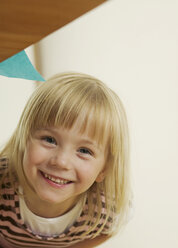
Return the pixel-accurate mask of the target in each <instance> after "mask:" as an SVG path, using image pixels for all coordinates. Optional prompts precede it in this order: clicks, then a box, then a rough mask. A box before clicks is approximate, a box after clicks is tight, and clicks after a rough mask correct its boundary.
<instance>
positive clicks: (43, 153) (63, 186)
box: [23, 125, 107, 210]
mask: <svg viewBox="0 0 178 248" xmlns="http://www.w3.org/2000/svg"><path fill="white" fill-rule="evenodd" d="M106 156H107V154H106V149H105V146H104V145H103V146H102V145H98V144H97V143H96V142H95V141H94V140H91V139H90V138H89V137H88V136H87V135H86V134H85V133H84V134H81V133H80V132H79V131H78V130H77V127H76V125H75V126H74V127H73V128H72V129H69V130H67V129H63V128H61V127H48V128H44V129H39V130H37V131H35V133H34V134H33V136H32V138H31V139H30V140H29V141H28V144H27V149H26V151H25V154H24V163H23V169H24V173H25V175H26V178H27V180H28V182H29V184H30V185H31V187H32V188H33V191H34V192H35V194H36V196H37V197H38V199H40V201H41V203H43V202H48V203H51V204H55V205H56V204H59V205H61V204H62V205H63V206H65V208H66V210H67V209H69V208H70V207H71V206H70V205H71V204H72V203H73V202H75V199H77V197H78V196H79V195H80V194H81V193H83V192H85V191H86V190H87V189H88V188H89V187H90V186H91V185H92V184H93V183H94V182H95V181H98V182H99V181H100V180H102V179H103V177H104V165H105V161H106Z"/></svg>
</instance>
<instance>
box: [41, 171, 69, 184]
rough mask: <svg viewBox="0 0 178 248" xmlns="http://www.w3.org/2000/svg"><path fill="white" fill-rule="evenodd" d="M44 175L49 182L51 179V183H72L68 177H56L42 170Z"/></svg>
mask: <svg viewBox="0 0 178 248" xmlns="http://www.w3.org/2000/svg"><path fill="white" fill-rule="evenodd" d="M41 174H42V176H43V177H44V178H45V179H46V180H47V181H48V182H49V181H51V183H54V184H57V185H66V184H69V183H72V181H69V180H66V179H60V178H58V177H54V176H52V175H49V174H47V173H44V172H42V171H41Z"/></svg>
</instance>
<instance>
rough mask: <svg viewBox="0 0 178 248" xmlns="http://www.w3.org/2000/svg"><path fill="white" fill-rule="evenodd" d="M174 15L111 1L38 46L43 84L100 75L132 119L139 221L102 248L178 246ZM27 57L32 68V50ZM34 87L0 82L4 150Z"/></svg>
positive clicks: (138, 1) (171, 8)
mask: <svg viewBox="0 0 178 248" xmlns="http://www.w3.org/2000/svg"><path fill="white" fill-rule="evenodd" d="M177 13H178V2H177V0H110V1H109V2H108V3H106V4H103V5H102V6H100V7H98V8H96V9H95V10H93V11H91V12H89V13H87V14H86V15H84V16H82V17H81V18H79V19H77V20H75V21H74V22H72V23H70V24H69V25H66V26H65V27H63V28H62V29H60V30H59V31H57V32H55V33H53V34H52V35H50V36H48V37H47V38H45V39H43V40H42V41H41V42H40V43H38V45H37V48H38V54H39V55H40V58H39V59H40V61H41V62H40V68H41V72H42V74H43V76H44V77H45V78H48V77H50V76H52V75H53V74H55V73H58V72H63V71H70V70H72V71H79V72H84V73H89V74H91V75H93V76H96V77H98V78H100V79H101V80H103V81H104V82H105V83H107V84H108V85H109V86H110V87H111V88H113V89H114V90H115V91H116V92H117V93H118V95H119V96H120V98H121V99H122V101H123V103H124V105H125V108H126V111H127V114H128V119H129V125H130V134H131V167H132V178H133V190H134V196H135V199H134V205H135V210H134V216H133V218H132V219H131V221H130V222H129V223H128V225H127V226H126V228H125V229H124V230H123V231H122V232H121V233H120V234H118V235H117V236H116V237H114V238H113V239H111V240H108V241H106V243H104V244H101V245H100V246H99V247H103V248H105V247H106V248H108V247H114V248H115V247H122V248H130V247H132V248H147V247H148V248H150V247H153V248H167V247H171V248H176V247H178V238H177V233H178V211H177V209H178V193H177V189H178V166H177V164H178V156H177V148H178V115H177V109H178V84H177V79H178V74H177V69H178V44H177V41H178V31H177V26H178V17H177ZM26 51H27V53H28V54H29V56H30V58H31V59H32V61H34V58H33V47H29V48H28V49H26ZM34 87H35V86H34V82H32V81H27V80H22V79H8V78H5V77H0V113H1V129H0V137H1V138H0V144H1V145H3V143H4V142H5V141H6V140H7V139H8V137H9V136H10V134H11V133H12V131H13V130H14V128H15V126H16V123H17V121H18V119H19V116H20V114H21V111H22V109H23V107H24V104H25V102H26V100H27V98H28V96H29V95H30V94H31V92H32V91H33V88H34Z"/></svg>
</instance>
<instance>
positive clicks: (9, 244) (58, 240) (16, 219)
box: [0, 161, 112, 248]
mask: <svg viewBox="0 0 178 248" xmlns="http://www.w3.org/2000/svg"><path fill="white" fill-rule="evenodd" d="M5 168H6V165H5V164H4V165H3V163H2V161H1V163H0V174H1V175H2V174H3V171H4V169H5ZM8 185H10V183H9V182H8V181H7V183H6V184H3V185H2V187H1V189H0V195H1V198H0V248H1V247H3V248H19V247H29V248H32V247H35V248H37V247H41V248H45V247H46V248H47V247H51V248H57V247H68V246H71V245H73V244H75V243H77V242H80V241H83V240H84V239H90V238H92V237H93V235H94V234H95V233H96V232H97V230H98V228H99V227H100V226H101V225H102V224H103V222H104V219H105V217H106V209H105V201H104V199H105V198H104V196H103V197H102V201H103V202H102V206H103V209H102V218H101V219H100V223H99V225H97V226H96V228H95V229H94V230H93V231H92V232H90V233H89V234H87V235H85V236H82V234H83V233H84V232H85V231H87V230H88V228H89V225H87V224H85V220H86V219H87V213H88V204H87V199H86V202H85V204H84V207H83V210H82V213H81V215H80V216H79V218H78V219H76V221H75V222H74V224H73V225H72V226H71V227H70V228H69V229H67V230H65V231H64V232H63V233H61V234H59V235H56V236H50V237H45V236H40V235H37V234H35V233H33V231H32V230H30V229H29V228H28V227H27V226H26V225H25V224H24V222H23V220H22V218H21V215H20V206H19V195H18V194H17V193H16V192H15V190H14V189H13V188H9V187H8ZM93 221H95V220H94V219H93ZM111 223H112V218H109V220H108V223H107V224H106V225H105V227H104V229H103V233H105V234H106V233H107V232H108V233H109V232H110V228H111Z"/></svg>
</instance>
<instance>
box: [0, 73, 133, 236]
mask: <svg viewBox="0 0 178 248" xmlns="http://www.w3.org/2000/svg"><path fill="white" fill-rule="evenodd" d="M77 120H80V121H79V123H81V126H80V127H79V128H80V131H81V132H86V131H87V132H88V134H89V135H90V136H91V137H92V138H93V139H95V140H96V141H97V142H98V143H103V142H105V143H106V142H107V150H108V157H107V161H106V171H107V173H106V176H105V178H104V180H103V181H102V182H99V183H97V182H94V184H93V185H92V186H91V187H90V188H89V189H88V191H87V196H88V211H89V214H88V220H87V222H88V223H90V228H89V230H88V231H87V232H85V234H86V233H89V232H91V231H92V230H94V228H96V226H98V225H99V222H100V219H101V216H102V200H101V198H102V194H101V192H102V193H103V195H104V196H105V205H106V218H105V221H104V223H103V224H102V225H100V227H99V229H98V231H97V233H96V234H95V236H96V235H98V234H99V233H101V232H102V230H103V228H104V226H105V224H106V223H107V221H108V219H109V218H110V216H111V215H112V214H113V212H114V213H115V214H118V215H119V222H118V224H117V226H118V227H120V226H121V225H122V224H123V220H124V219H125V215H126V213H127V210H128V207H129V200H130V180H129V137H128V124H127V118H126V114H125V111H124V107H123V105H122V102H121V100H120V99H119V97H118V96H117V95H116V94H115V93H114V92H113V91H112V90H111V89H110V88H108V87H107V86H106V85H105V84H104V83H102V82H101V81H100V80H98V79H96V78H94V77H91V76H89V75H85V74H79V73H64V74H58V75H56V76H54V77H52V78H51V79H50V80H48V81H47V82H45V83H43V84H42V85H40V86H39V87H38V88H37V89H36V90H35V91H34V93H33V94H32V96H31V98H30V99H29V101H28V102H27V105H26V107H25V109H24V111H23V113H22V116H21V119H20V121H19V124H18V126H17V128H16V130H15V132H14V134H13V135H12V137H11V139H10V140H9V142H8V143H7V145H6V147H5V148H4V149H3V151H2V152H1V154H0V156H1V157H7V158H8V163H9V168H8V173H9V175H10V178H11V182H12V184H14V183H17V182H18V184H21V185H24V186H25V187H29V185H28V183H27V181H26V179H25V176H24V172H23V156H24V151H25V147H26V144H27V141H28V139H29V138H30V137H31V135H32V134H33V132H34V131H35V130H36V129H38V128H41V127H46V126H51V125H55V126H62V127H64V128H69V129H70V128H72V126H73V125H74V124H75V123H76V121H77ZM90 127H92V128H90ZM14 187H15V186H14ZM94 193H95V196H96V204H93V194H94ZM95 206H97V216H95V211H94V210H95ZM93 218H96V221H95V222H94V223H93V222H92V221H91V220H92V219H93ZM113 224H114V223H113Z"/></svg>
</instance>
